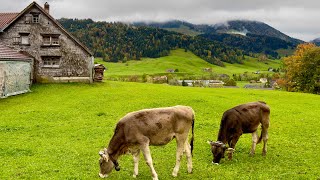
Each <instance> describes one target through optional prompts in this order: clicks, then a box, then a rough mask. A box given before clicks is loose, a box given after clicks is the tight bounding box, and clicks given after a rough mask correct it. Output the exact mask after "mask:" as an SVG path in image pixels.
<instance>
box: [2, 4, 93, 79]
mask: <svg viewBox="0 0 320 180" xmlns="http://www.w3.org/2000/svg"><path fill="white" fill-rule="evenodd" d="M0 43H2V44H4V45H6V47H10V48H11V49H14V50H15V51H21V52H26V53H27V54H29V55H30V56H31V57H32V58H33V59H34V64H33V66H34V67H33V72H32V75H33V78H32V79H33V81H35V82H92V78H93V65H94V63H93V54H92V52H91V51H90V50H89V49H88V48H87V47H86V46H84V45H83V44H82V43H81V42H80V41H79V40H77V39H76V38H75V37H73V36H72V35H71V34H70V33H69V32H67V31H66V30H65V29H64V28H63V27H62V26H61V24H60V23H59V22H58V21H56V20H55V19H54V18H53V17H52V16H51V15H50V14H49V4H48V3H45V4H44V7H43V8H42V7H41V6H39V5H38V4H37V3H36V2H32V3H31V4H30V5H29V6H27V7H26V8H25V9H24V10H22V11H21V12H20V13H0ZM1 51H3V50H1ZM0 53H1V52H0ZM4 54H5V53H4Z"/></svg>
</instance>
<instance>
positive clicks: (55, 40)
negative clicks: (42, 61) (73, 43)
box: [42, 34, 60, 46]
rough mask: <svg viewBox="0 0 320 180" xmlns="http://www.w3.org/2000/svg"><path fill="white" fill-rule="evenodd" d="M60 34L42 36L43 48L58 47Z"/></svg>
mask: <svg viewBox="0 0 320 180" xmlns="http://www.w3.org/2000/svg"><path fill="white" fill-rule="evenodd" d="M59 36H60V34H42V39H43V46H58V45H59Z"/></svg>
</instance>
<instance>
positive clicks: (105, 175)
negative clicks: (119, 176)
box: [99, 173, 108, 178]
mask: <svg viewBox="0 0 320 180" xmlns="http://www.w3.org/2000/svg"><path fill="white" fill-rule="evenodd" d="M99 177H101V178H107V177H108V174H101V173H99Z"/></svg>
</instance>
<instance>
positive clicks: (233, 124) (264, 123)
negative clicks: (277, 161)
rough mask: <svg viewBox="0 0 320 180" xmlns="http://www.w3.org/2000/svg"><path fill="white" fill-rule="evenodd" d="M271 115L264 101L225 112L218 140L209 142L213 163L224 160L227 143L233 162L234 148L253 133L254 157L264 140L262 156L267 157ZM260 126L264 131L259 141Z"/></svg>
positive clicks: (251, 152)
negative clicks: (240, 139) (246, 135)
mask: <svg viewBox="0 0 320 180" xmlns="http://www.w3.org/2000/svg"><path fill="white" fill-rule="evenodd" d="M269 115H270V108H269V106H268V105H267V104H266V103H265V102H262V101H258V102H251V103H247V104H242V105H239V106H236V107H234V108H232V109H229V110H227V111H225V112H224V113H223V116H222V119H221V123H220V130H219V134H218V140H217V141H216V142H212V141H209V142H208V143H209V144H210V145H211V151H212V154H213V161H212V163H215V164H218V163H219V162H220V160H221V158H224V153H225V151H226V149H227V146H226V144H227V143H228V145H229V148H228V150H227V152H228V157H229V159H230V160H231V159H232V154H233V151H234V147H235V145H236V144H237V141H238V139H239V137H240V136H241V135H242V134H243V133H252V147H251V151H250V154H251V155H254V153H255V149H256V145H257V143H260V142H261V140H262V139H263V143H264V144H263V150H262V155H264V156H265V155H266V153H267V140H268V128H269V121H270V120H269ZM259 124H261V128H262V130H261V135H260V137H259V139H258V133H257V129H258V126H259Z"/></svg>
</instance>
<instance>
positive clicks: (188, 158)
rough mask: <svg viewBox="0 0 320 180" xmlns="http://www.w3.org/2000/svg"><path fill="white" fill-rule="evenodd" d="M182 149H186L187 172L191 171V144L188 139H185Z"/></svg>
mask: <svg viewBox="0 0 320 180" xmlns="http://www.w3.org/2000/svg"><path fill="white" fill-rule="evenodd" d="M184 149H185V151H186V157H187V163H188V164H187V167H188V173H192V154H191V146H190V144H189V142H188V141H185V143H184Z"/></svg>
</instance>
